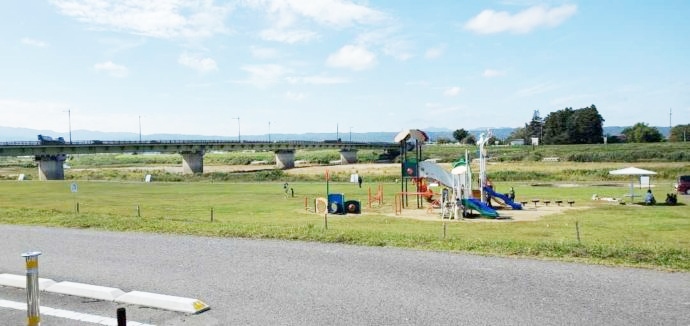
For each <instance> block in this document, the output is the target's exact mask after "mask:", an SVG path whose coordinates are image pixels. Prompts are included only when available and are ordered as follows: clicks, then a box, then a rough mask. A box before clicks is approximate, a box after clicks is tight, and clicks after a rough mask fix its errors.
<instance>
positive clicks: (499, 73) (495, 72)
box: [482, 69, 505, 78]
mask: <svg viewBox="0 0 690 326" xmlns="http://www.w3.org/2000/svg"><path fill="white" fill-rule="evenodd" d="M503 75H505V72H504V71H500V70H495V69H486V70H484V73H483V74H482V76H484V77H486V78H493V77H499V76H503Z"/></svg>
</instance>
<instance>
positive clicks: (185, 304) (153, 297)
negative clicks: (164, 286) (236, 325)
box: [115, 291, 210, 314]
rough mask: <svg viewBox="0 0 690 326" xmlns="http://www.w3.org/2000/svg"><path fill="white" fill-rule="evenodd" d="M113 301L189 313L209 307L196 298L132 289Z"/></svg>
mask: <svg viewBox="0 0 690 326" xmlns="http://www.w3.org/2000/svg"><path fill="white" fill-rule="evenodd" d="M115 302H119V303H128V304H136V305H141V306H148V307H153V308H160V309H166V310H173V311H179V312H186V313H191V314H196V313H200V312H203V311H206V310H208V309H210V307H209V306H208V305H207V304H205V303H203V302H201V301H199V300H196V299H190V298H182V297H175V296H171V295H163V294H156V293H149V292H141V291H132V292H129V293H125V294H123V295H121V296H120V297H118V298H117V299H115Z"/></svg>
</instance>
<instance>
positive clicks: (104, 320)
mask: <svg viewBox="0 0 690 326" xmlns="http://www.w3.org/2000/svg"><path fill="white" fill-rule="evenodd" d="M0 308H9V309H15V310H24V311H26V302H16V301H9V300H3V299H0ZM40 310H41V315H46V316H53V317H59V318H67V319H72V320H78V321H83V322H87V323H93V324H99V325H106V326H117V319H115V318H110V317H104V316H98V315H91V314H83V313H80V312H76V311H69V310H64V309H55V308H51V307H45V306H41V309H40ZM127 326H155V325H151V324H144V323H139V322H136V321H128V322H127Z"/></svg>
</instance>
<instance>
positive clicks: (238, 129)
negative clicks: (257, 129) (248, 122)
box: [232, 117, 242, 143]
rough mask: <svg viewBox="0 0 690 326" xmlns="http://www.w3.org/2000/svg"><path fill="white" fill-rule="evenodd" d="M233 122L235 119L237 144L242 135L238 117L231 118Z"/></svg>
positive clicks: (240, 140)
mask: <svg viewBox="0 0 690 326" xmlns="http://www.w3.org/2000/svg"><path fill="white" fill-rule="evenodd" d="M232 119H233V120H235V119H237V142H239V143H241V142H242V135H241V133H240V117H237V118H232Z"/></svg>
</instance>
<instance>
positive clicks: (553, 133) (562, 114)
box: [543, 108, 573, 145]
mask: <svg viewBox="0 0 690 326" xmlns="http://www.w3.org/2000/svg"><path fill="white" fill-rule="evenodd" d="M572 115H573V108H565V109H563V110H558V111H555V112H551V113H549V115H548V116H546V119H544V140H543V141H544V144H548V145H554V144H568V143H569V138H568V120H569V119H570V117H571V116H572Z"/></svg>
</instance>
